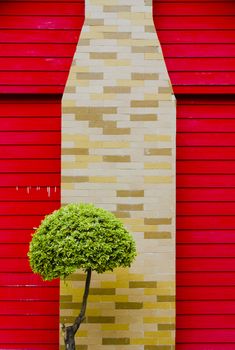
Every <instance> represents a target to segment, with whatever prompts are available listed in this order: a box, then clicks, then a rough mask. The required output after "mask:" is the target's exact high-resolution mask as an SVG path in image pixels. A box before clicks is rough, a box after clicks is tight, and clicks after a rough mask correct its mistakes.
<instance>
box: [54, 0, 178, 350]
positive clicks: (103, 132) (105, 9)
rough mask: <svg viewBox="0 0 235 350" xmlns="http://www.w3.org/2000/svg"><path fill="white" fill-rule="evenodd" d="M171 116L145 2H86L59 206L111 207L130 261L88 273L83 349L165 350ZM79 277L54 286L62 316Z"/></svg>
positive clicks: (67, 109) (170, 317) (66, 109)
mask: <svg viewBox="0 0 235 350" xmlns="http://www.w3.org/2000/svg"><path fill="white" fill-rule="evenodd" d="M175 119H176V111H175V98H174V96H173V94H172V89H171V84H170V81H169V76H168V74H167V70H166V67H165V63H164V59H163V56H162V52H161V48H160V44H159V41H158V38H157V34H156V32H155V27H154V24H153V19H152V1H149V0H145V1H144V0H138V1H136V0H125V1H124V0H88V1H87V2H86V20H85V24H84V27H83V30H82V34H81V37H80V41H79V44H78V47H77V51H76V53H75V56H74V61H73V65H72V67H71V70H70V74H69V78H68V81H67V86H66V90H65V93H64V96H63V130H62V132H63V134H62V135H63V136H62V138H63V150H62V151H63V164H62V183H63V184H62V202H63V203H70V202H92V203H94V204H95V205H98V206H101V207H104V208H105V209H108V210H110V211H112V212H114V213H115V214H116V215H117V216H118V217H120V218H121V219H122V220H123V222H124V223H125V225H126V226H127V228H128V229H129V230H130V231H131V232H132V233H133V235H134V237H135V239H136V242H137V248H138V257H137V259H136V262H135V263H134V264H133V266H132V267H131V268H130V269H129V270H123V269H119V270H116V271H114V272H113V273H106V274H103V275H94V276H93V280H92V289H91V295H90V298H89V307H88V318H87V323H86V324H84V325H83V326H82V327H81V331H80V339H79V341H78V342H77V343H78V344H80V347H81V345H83V346H84V347H83V348H82V349H87V348H88V349H92V350H94V349H101V348H102V349H105V348H106V347H105V346H106V345H109V349H110V346H112V349H116V348H117V349H120V345H121V346H122V347H123V346H126V345H129V346H128V349H136V350H137V349H145V350H158V349H159V350H160V349H161V350H162V349H164V350H171V349H173V344H174V321H175V319H174V316H175V311H174V294H175V289H174V288H175ZM83 278H84V276H83V275H82V273H81V271H78V272H77V273H76V274H74V275H72V276H71V278H70V281H69V282H68V285H67V286H66V285H62V286H61V293H62V294H61V315H62V318H63V320H64V319H65V321H67V322H69V321H71V320H72V317H71V316H73V315H76V314H77V312H78V310H77V307H78V305H77V303H78V302H79V301H80V300H81V293H82V290H81V287H82V286H83V283H82V282H81V280H82V279H83ZM163 346H165V347H163Z"/></svg>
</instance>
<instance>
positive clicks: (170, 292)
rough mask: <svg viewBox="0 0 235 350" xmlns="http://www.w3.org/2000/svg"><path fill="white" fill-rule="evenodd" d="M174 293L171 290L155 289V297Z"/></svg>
mask: <svg viewBox="0 0 235 350" xmlns="http://www.w3.org/2000/svg"><path fill="white" fill-rule="evenodd" d="M174 292H175V290H174V289H172V288H170V289H169V288H157V295H174V294H175V293H174Z"/></svg>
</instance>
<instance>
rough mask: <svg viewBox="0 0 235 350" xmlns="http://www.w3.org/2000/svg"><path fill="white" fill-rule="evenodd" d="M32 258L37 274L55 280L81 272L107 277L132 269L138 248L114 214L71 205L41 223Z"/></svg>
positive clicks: (86, 205)
mask: <svg viewBox="0 0 235 350" xmlns="http://www.w3.org/2000/svg"><path fill="white" fill-rule="evenodd" d="M28 256H29V260H30V265H31V268H32V270H33V272H35V273H38V274H40V275H41V276H42V278H43V279H44V280H52V279H54V278H57V277H61V278H65V277H66V276H68V275H70V274H71V273H72V272H74V271H75V270H76V269H77V268H81V269H83V270H84V271H87V270H88V269H89V268H91V269H92V270H93V271H96V272H98V273H103V272H105V271H108V270H111V271H112V270H113V269H114V268H116V267H119V266H122V267H128V266H130V264H131V263H132V261H133V260H134V258H135V256H136V247H135V242H134V240H133V238H132V236H131V235H130V233H129V232H128V231H127V230H126V229H125V227H124V226H123V224H122V222H121V221H120V220H119V219H117V218H116V217H115V216H114V215H113V214H112V213H110V212H108V211H106V210H104V209H102V208H96V207H95V206H94V205H92V204H68V205H66V206H65V207H62V208H60V209H59V210H56V211H54V212H53V213H52V214H50V215H47V216H46V217H45V219H44V220H43V221H42V222H41V225H40V226H39V227H38V228H37V229H36V232H35V233H34V235H33V238H32V241H31V243H30V248H29V253H28Z"/></svg>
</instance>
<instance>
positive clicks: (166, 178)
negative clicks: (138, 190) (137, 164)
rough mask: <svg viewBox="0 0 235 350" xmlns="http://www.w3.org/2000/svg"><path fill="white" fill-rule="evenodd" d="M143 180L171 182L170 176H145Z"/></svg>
mask: <svg viewBox="0 0 235 350" xmlns="http://www.w3.org/2000/svg"><path fill="white" fill-rule="evenodd" d="M144 182H145V183H149V184H154V183H156V184H161V183H171V182H172V177H170V176H145V177H144Z"/></svg>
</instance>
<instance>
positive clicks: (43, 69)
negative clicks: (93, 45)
mask: <svg viewBox="0 0 235 350" xmlns="http://www.w3.org/2000/svg"><path fill="white" fill-rule="evenodd" d="M83 22H84V0H74V1H65V0H64V1H61V0H59V1H55V0H46V1H39V0H34V1H31V0H30V1H22V0H9V1H1V2H0V33H1V35H0V93H25V94H32V93H40V94H41V93H45V94H47V93H49V94H50V93H53V94H62V93H63V89H64V85H65V82H66V79H67V75H68V71H69V68H70V64H71V60H72V57H73V54H74V51H75V48H76V44H77V42H78V38H79V34H80V31H81V28H82V24H83Z"/></svg>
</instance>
